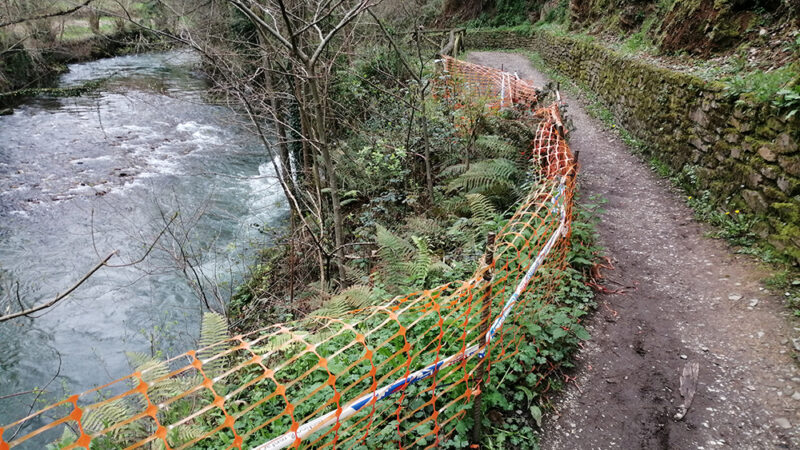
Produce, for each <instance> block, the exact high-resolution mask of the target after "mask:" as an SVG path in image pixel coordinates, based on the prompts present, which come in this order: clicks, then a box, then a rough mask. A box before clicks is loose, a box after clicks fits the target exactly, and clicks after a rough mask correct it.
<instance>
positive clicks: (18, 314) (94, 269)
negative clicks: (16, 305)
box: [0, 250, 117, 322]
mask: <svg viewBox="0 0 800 450" xmlns="http://www.w3.org/2000/svg"><path fill="white" fill-rule="evenodd" d="M116 254H117V251H116V250H114V251H113V252H111V253H109V254H108V256H106V257H105V258H103V260H101V261H100V262H99V263H97V264H96V265H95V266H94V267H92V269H91V270H89V271H88V272H86V274H85V275H84V276H83V277H81V279H80V280H78V281H77V282H76V283H75V284H73V285H72V286H71V287H70V288H69V289H67V290H66V292H64V293H63V294H58V295H56V298H54V299H52V300H50V301H49V302H47V303H44V304H41V305H39V306H34V307H33V308H30V309H26V310H24V311H20V312H16V313H13V314H8V315H5V316H0V322H5V321H7V320H11V319H16V318H17V317H22V316H27V315H28V314H33V313H35V312H37V311H41V310H43V309H47V308H49V307H51V306H53V305H55V304H56V303H58V302H60V301H61V300H63V299H64V298H66V297H67V296H68V295H69V294H71V293H72V292H73V291H75V289H78V287H80V285H82V284H83V283H85V282H86V280H88V279H89V278H90V277H91V276H92V275H94V273H95V272H97V271H98V270H100V268H101V267H103V266H105V265H106V263H107V262H108V260H109V259H111V257H112V256H114V255H116Z"/></svg>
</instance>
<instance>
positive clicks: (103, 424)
mask: <svg viewBox="0 0 800 450" xmlns="http://www.w3.org/2000/svg"><path fill="white" fill-rule="evenodd" d="M127 400H128V399H127V398H120V399H117V400H114V401H112V402H109V403H104V404H101V405H99V406H96V407H95V408H93V409H92V410H90V411H89V412H87V413H86V416H85V417H84V419H83V427H84V429H86V430H87V431H89V432H91V433H98V432H100V431H102V430H105V429H107V428H110V427H113V426H114V425H117V424H120V423H122V422H124V421H125V420H128V418H130V417H131V416H133V415H135V414H137V413H138V412H139V411H138V410H136V409H134V408H133V407H132V405H131V403H130V402H128V401H127ZM143 433H144V428H143V425H142V423H141V422H139V421H134V422H131V423H128V424H126V425H124V426H121V427H118V428H116V429H114V430H113V431H111V432H110V435H111V436H112V437H113V438H114V439H116V440H126V439H132V438H134V437H135V436H137V435H142V434H143Z"/></svg>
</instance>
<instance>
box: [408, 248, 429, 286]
mask: <svg viewBox="0 0 800 450" xmlns="http://www.w3.org/2000/svg"><path fill="white" fill-rule="evenodd" d="M411 239H413V241H414V244H415V245H416V246H417V254H416V255H414V259H413V260H412V261H411V262H410V266H409V271H408V272H409V273H410V274H411V281H412V283H413V285H414V286H417V287H422V286H423V285H424V284H425V279H426V278H428V272H429V271H430V268H431V259H432V258H431V251H430V249H429V248H428V241H426V240H425V239H422V238H418V237H416V236H414V237H412V238H411Z"/></svg>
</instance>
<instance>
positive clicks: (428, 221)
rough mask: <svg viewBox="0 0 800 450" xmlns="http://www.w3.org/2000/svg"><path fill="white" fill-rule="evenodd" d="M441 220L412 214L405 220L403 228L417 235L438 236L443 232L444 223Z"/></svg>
mask: <svg viewBox="0 0 800 450" xmlns="http://www.w3.org/2000/svg"><path fill="white" fill-rule="evenodd" d="M443 223H444V222H443V221H442V220H437V219H433V218H430V217H424V216H413V217H409V218H408V220H406V226H405V228H407V229H408V231H409V232H411V233H414V234H416V235H417V236H421V235H424V236H438V235H440V234H442V233H443V232H444V225H443Z"/></svg>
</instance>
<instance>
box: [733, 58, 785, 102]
mask: <svg viewBox="0 0 800 450" xmlns="http://www.w3.org/2000/svg"><path fill="white" fill-rule="evenodd" d="M798 77H800V71H798V69H797V67H795V66H784V67H781V68H779V69H775V70H773V71H771V72H764V71H761V70H755V71H752V72H746V73H740V74H737V75H734V76H732V77H730V78H726V79H723V80H722V82H723V83H725V85H726V90H727V92H728V93H729V94H730V95H732V96H736V97H739V98H744V97H752V98H753V99H755V100H756V101H758V102H775V103H776V105H779V106H780V105H781V104H782V103H783V101H784V100H785V101H786V102H787V104H789V103H793V104H797V102H798V99H797V97H796V96H797V95H798V94H797V91H792V90H789V89H788V87H789V86H791V85H792V84H796V83H797V79H798Z"/></svg>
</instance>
